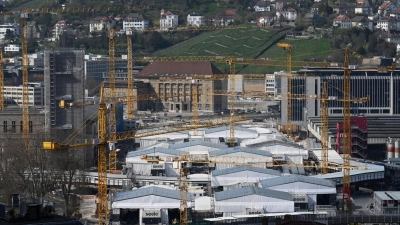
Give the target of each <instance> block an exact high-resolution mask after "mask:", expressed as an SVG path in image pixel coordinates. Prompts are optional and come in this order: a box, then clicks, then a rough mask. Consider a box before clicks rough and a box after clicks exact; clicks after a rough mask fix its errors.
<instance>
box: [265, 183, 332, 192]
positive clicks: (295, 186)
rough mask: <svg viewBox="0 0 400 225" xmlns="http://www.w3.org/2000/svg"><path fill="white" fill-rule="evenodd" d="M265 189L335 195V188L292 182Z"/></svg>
mask: <svg viewBox="0 0 400 225" xmlns="http://www.w3.org/2000/svg"><path fill="white" fill-rule="evenodd" d="M266 182H268V181H266ZM267 188H269V189H271V190H277V191H284V192H288V193H290V194H306V195H308V194H336V188H335V187H327V186H322V185H318V184H309V183H304V182H294V183H288V184H282V185H278V186H274V187H267Z"/></svg>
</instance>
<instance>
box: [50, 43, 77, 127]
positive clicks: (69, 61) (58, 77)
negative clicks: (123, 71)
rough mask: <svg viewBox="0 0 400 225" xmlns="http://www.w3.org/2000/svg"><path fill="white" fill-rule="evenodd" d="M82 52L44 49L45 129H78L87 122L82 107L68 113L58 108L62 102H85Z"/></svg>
mask: <svg viewBox="0 0 400 225" xmlns="http://www.w3.org/2000/svg"><path fill="white" fill-rule="evenodd" d="M84 56H85V52H84V51H83V50H45V51H44V85H45V96H44V101H45V111H46V120H45V128H46V130H47V131H49V130H50V129H51V128H58V129H72V130H73V129H77V128H78V127H80V126H81V125H82V124H83V122H84V115H85V111H84V108H83V107H77V108H71V109H68V110H65V109H61V108H59V107H58V104H59V100H65V101H67V102H79V101H82V100H83V99H85V77H84V73H83V67H84Z"/></svg>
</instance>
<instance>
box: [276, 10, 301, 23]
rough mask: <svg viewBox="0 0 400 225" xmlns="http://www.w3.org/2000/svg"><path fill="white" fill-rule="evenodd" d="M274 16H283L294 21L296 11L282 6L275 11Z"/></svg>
mask: <svg viewBox="0 0 400 225" xmlns="http://www.w3.org/2000/svg"><path fill="white" fill-rule="evenodd" d="M276 16H277V17H278V18H280V17H281V16H283V17H284V18H285V19H286V20H289V21H294V20H296V17H297V11H296V10H295V9H293V8H291V7H287V8H282V9H279V10H277V11H276Z"/></svg>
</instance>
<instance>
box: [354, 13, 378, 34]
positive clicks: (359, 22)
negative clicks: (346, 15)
mask: <svg viewBox="0 0 400 225" xmlns="http://www.w3.org/2000/svg"><path fill="white" fill-rule="evenodd" d="M351 26H352V27H358V28H361V29H369V30H371V31H372V30H373V29H374V24H373V22H372V21H371V20H370V19H368V17H366V16H356V17H354V18H353V19H351Z"/></svg>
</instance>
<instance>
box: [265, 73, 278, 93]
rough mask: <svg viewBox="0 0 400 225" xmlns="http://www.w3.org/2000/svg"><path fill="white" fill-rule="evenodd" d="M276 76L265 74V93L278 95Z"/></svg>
mask: <svg viewBox="0 0 400 225" xmlns="http://www.w3.org/2000/svg"><path fill="white" fill-rule="evenodd" d="M275 78H276V76H275V74H267V75H265V93H267V95H269V96H275V95H276V91H277V90H276V80H275Z"/></svg>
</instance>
